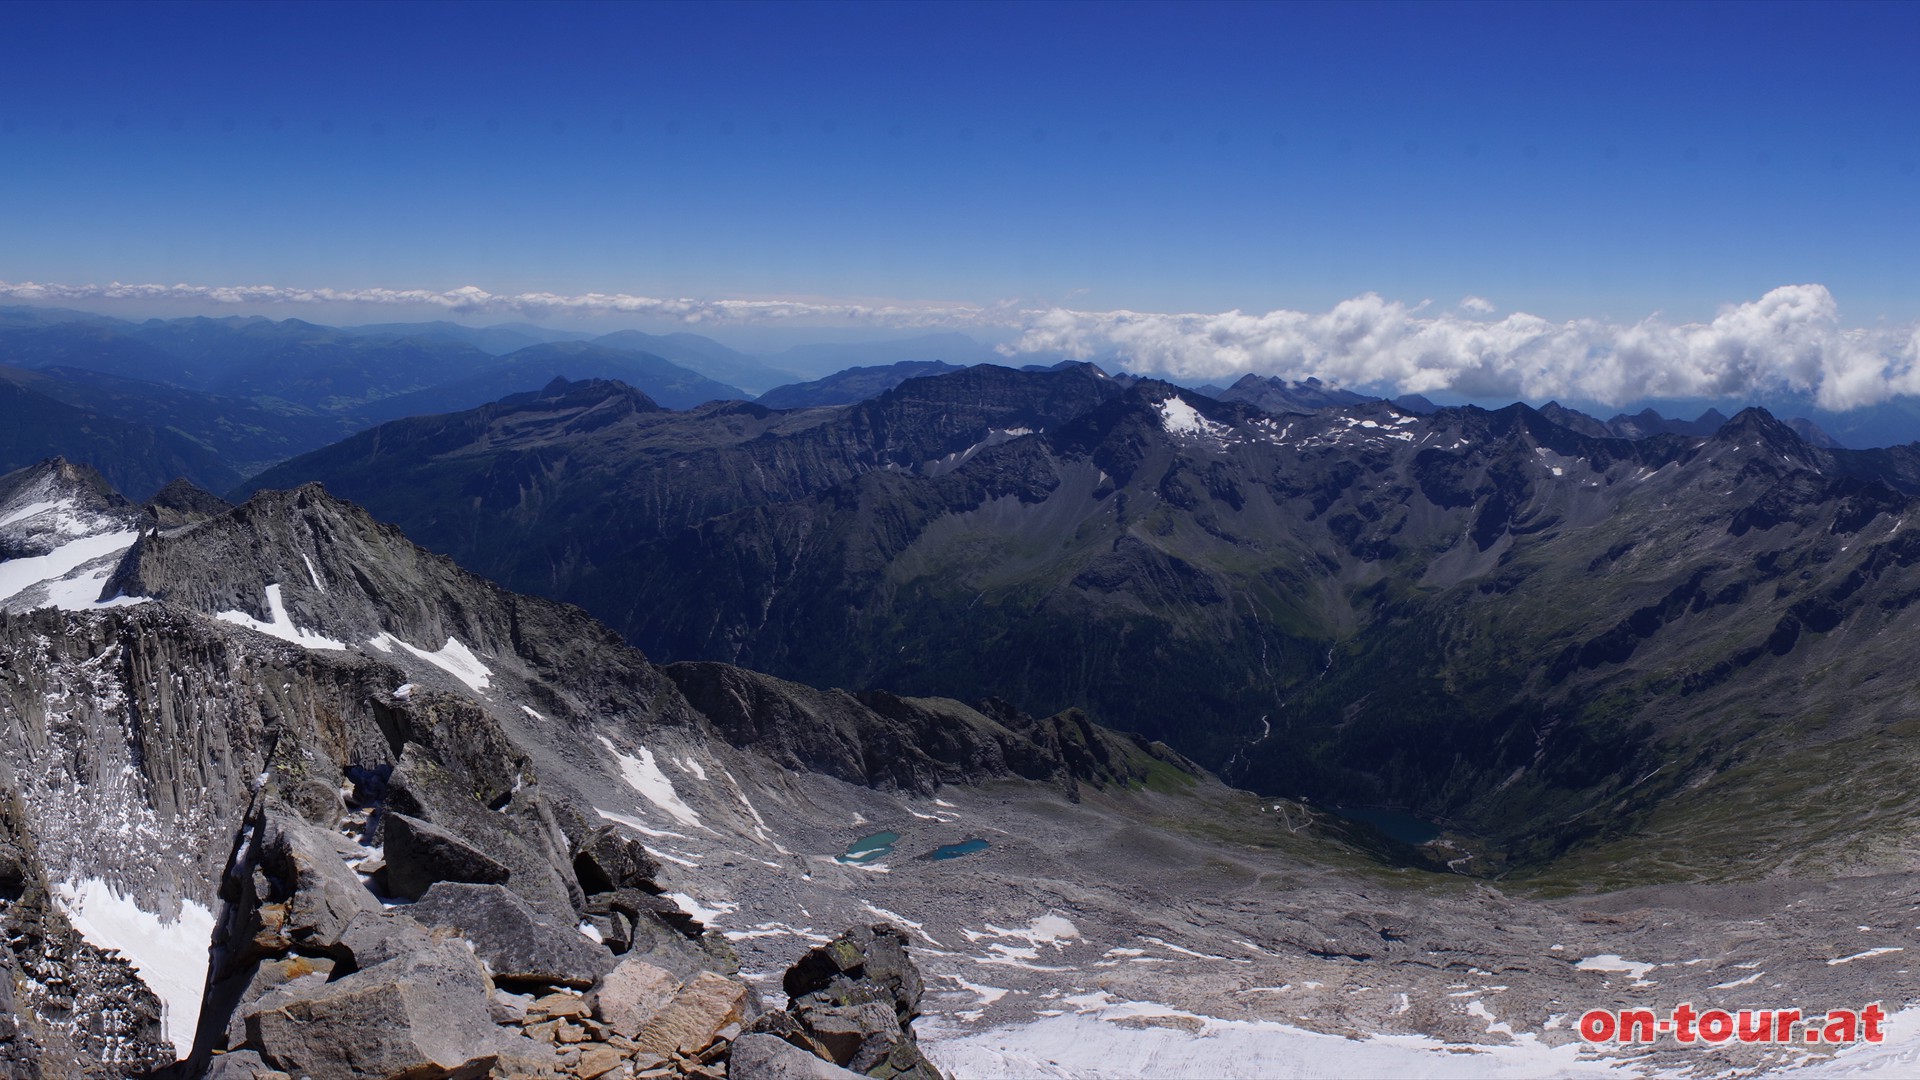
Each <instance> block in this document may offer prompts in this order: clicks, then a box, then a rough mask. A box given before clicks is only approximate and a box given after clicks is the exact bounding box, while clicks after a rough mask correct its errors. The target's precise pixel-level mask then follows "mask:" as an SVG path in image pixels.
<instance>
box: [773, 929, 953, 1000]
mask: <svg viewBox="0 0 1920 1080" xmlns="http://www.w3.org/2000/svg"><path fill="white" fill-rule="evenodd" d="M863 981H864V982H868V983H871V984H872V985H873V986H874V987H876V988H878V989H879V990H881V991H884V993H885V996H886V999H887V1000H889V1001H891V1002H892V1004H893V1008H894V1012H895V1013H896V1014H897V1015H898V1017H899V1019H900V1020H901V1022H903V1023H904V1022H906V1021H908V1020H911V1019H912V1018H913V1017H914V1016H916V1015H918V1014H919V1011H920V997H921V995H922V994H923V993H925V991H926V983H925V982H924V981H923V980H922V979H921V977H920V969H919V968H917V967H915V966H914V964H913V961H912V960H911V959H909V958H908V957H907V938H906V935H905V934H904V933H902V932H901V931H900V930H898V929H896V928H894V927H892V926H889V925H886V924H885V923H881V924H879V925H875V926H856V927H853V928H851V929H849V930H848V931H847V932H846V933H844V934H841V935H840V936H839V937H837V938H835V939H834V940H832V941H830V942H828V943H827V944H825V945H819V946H815V947H814V948H812V949H810V950H808V952H807V954H806V955H805V956H803V957H801V958H800V959H799V961H797V962H796V963H795V964H794V965H793V966H792V967H791V968H788V969H787V974H786V977H785V979H783V980H782V984H781V985H782V988H783V989H785V990H786V992H787V996H788V997H791V998H794V999H795V1000H799V999H801V998H805V997H806V996H807V995H809V994H815V993H821V992H823V991H825V992H829V995H830V996H832V991H833V990H834V989H835V988H836V986H837V985H838V984H844V983H859V982H863Z"/></svg>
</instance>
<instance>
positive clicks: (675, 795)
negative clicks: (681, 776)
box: [600, 735, 706, 829]
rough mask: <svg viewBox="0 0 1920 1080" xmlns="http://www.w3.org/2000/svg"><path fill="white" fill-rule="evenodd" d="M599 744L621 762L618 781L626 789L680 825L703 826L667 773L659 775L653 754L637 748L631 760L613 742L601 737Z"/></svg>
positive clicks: (643, 748)
mask: <svg viewBox="0 0 1920 1080" xmlns="http://www.w3.org/2000/svg"><path fill="white" fill-rule="evenodd" d="M600 745H602V746H604V747H606V748H607V753H609V754H612V755H613V757H614V760H615V761H618V762H619V763H620V778H621V779H623V780H625V781H626V782H627V786H628V787H630V788H632V789H633V790H635V791H637V792H639V793H640V794H641V795H644V796H646V799H647V801H648V802H650V803H652V804H653V805H655V806H657V807H659V808H660V809H662V810H665V811H666V812H667V813H668V814H671V815H672V816H673V818H674V820H676V821H678V822H680V824H682V825H690V826H692V827H694V828H696V829H701V828H705V827H706V826H704V825H701V824H700V815H699V813H697V812H696V811H695V810H694V809H693V807H691V806H688V805H687V804H686V803H685V802H684V801H683V800H682V799H681V798H680V793H679V792H678V791H675V790H674V788H673V781H671V780H669V779H667V774H666V773H663V772H661V771H660V766H658V765H656V764H654V761H653V751H651V750H648V749H647V748H646V747H644V746H642V747H640V748H639V750H640V756H639V757H631V756H629V755H627V754H623V753H621V752H620V750H619V748H617V747H615V746H614V745H613V740H611V739H609V738H607V737H606V736H605V735H602V736H600Z"/></svg>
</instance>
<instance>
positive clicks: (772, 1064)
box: [727, 1034, 860, 1080]
mask: <svg viewBox="0 0 1920 1080" xmlns="http://www.w3.org/2000/svg"><path fill="white" fill-rule="evenodd" d="M859 1075H860V1074H859V1073H857V1072H851V1071H849V1070H846V1069H843V1068H841V1067H840V1066H838V1065H835V1064H834V1063H833V1062H831V1061H823V1060H821V1059H820V1058H818V1057H815V1056H814V1055H812V1054H810V1053H808V1052H806V1051H805V1050H802V1049H800V1048H799V1047H797V1046H795V1045H793V1044H792V1043H790V1042H788V1041H786V1040H785V1039H782V1038H779V1037H777V1036H774V1035H762V1034H751V1035H742V1036H740V1037H739V1038H737V1039H735V1040H733V1055H732V1057H731V1058H729V1059H728V1061H727V1078H728V1080H852V1078H853V1077H857V1076H859Z"/></svg>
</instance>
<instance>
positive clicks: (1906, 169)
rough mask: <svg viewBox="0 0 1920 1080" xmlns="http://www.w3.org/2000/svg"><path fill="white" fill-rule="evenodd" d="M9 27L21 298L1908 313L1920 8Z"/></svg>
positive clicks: (499, 12)
mask: <svg viewBox="0 0 1920 1080" xmlns="http://www.w3.org/2000/svg"><path fill="white" fill-rule="evenodd" d="M4 14H5V16H6V19H7V24H8V32H7V33H6V35H5V36H4V38H3V39H0V200H3V201H4V204H5V205H6V206H7V207H8V210H7V213H6V214H5V215H4V216H3V217H0V282H11V283H20V282H43V283H45V282H51V283H60V284H64V285H68V286H78V285H82V284H86V283H104V282H109V281H120V282H141V283H148V282H151V283H164V284H171V283H175V282H186V283H193V284H195V285H199V286H209V287H221V286H235V285H260V286H275V287H283V288H299V289H322V288H326V289H342V290H351V289H372V288H379V289H396V290H406V289H425V290H436V291H438V290H449V289H453V288H457V287H460V286H467V285H473V286H478V287H479V288H481V289H485V290H487V291H489V292H491V293H495V294H518V293H528V292H550V293H557V294H565V295H574V294H581V293H625V294H634V295H640V296H648V297H663V296H664V297H697V298H705V299H725V298H742V299H766V298H775V299H818V300H825V301H830V302H833V303H839V302H842V301H860V302H863V303H867V304H880V305H887V304H899V303H906V304H932V305H936V306H937V305H961V306H988V305H994V304H1012V305H1014V306H1016V307H1019V308H1021V309H1032V310H1038V309H1047V308H1053V307H1063V308H1071V309H1076V310H1087V311H1097V312H1110V311H1114V310H1117V309H1131V310H1137V311H1146V312H1163V313H1164V312H1176V313H1177V312H1200V313H1218V312H1225V311H1228V310H1234V309H1237V310H1242V311H1246V312H1267V311H1273V310H1291V311H1300V312H1318V313H1325V312H1328V311H1330V310H1331V309H1333V308H1334V306H1335V305H1337V304H1339V303H1340V302H1342V301H1345V300H1348V299H1350V298H1354V297H1358V296H1362V295H1364V294H1368V293H1376V294H1379V295H1380V296H1381V297H1383V298H1385V299H1386V300H1387V301H1389V302H1392V303H1398V304H1404V305H1409V306H1413V307H1414V308H1416V309H1417V306H1418V305H1419V304H1421V302H1423V301H1432V302H1433V304H1435V305H1446V306H1452V305H1456V304H1458V302H1459V301H1460V300H1461V298H1463V297H1466V296H1476V297H1484V298H1486V299H1487V300H1488V301H1490V306H1491V307H1492V308H1493V309H1494V310H1496V311H1498V312H1501V313H1507V312H1514V311H1523V312H1527V313H1530V314H1533V315H1538V316H1541V317H1543V318H1545V319H1548V320H1554V321H1556V322H1565V321H1567V320H1576V319H1596V320H1604V321H1607V322H1609V323H1610V324H1625V323H1631V322H1634V321H1636V320H1641V319H1645V318H1647V317H1649V316H1653V315H1658V316H1659V317H1660V318H1663V319H1667V320H1670V321H1674V322H1676V323H1686V322H1690V321H1699V320H1709V319H1712V318H1714V317H1715V315H1716V313H1717V312H1722V311H1723V310H1724V309H1725V308H1726V307H1727V306H1728V305H1737V304H1743V303H1750V302H1753V301H1755V300H1756V299H1757V298H1760V297H1762V296H1764V295H1765V294H1766V293H1767V292H1768V291H1769V290H1772V289H1775V288H1777V287H1780V286H1788V285H1801V284H1818V285H1820V286H1823V287H1824V288H1825V289H1826V290H1828V291H1829V295H1830V297H1831V298H1832V301H1833V303H1834V304H1835V305H1837V310H1838V312H1839V315H1838V318H1839V319H1840V320H1841V321H1842V322H1843V323H1844V324H1845V325H1846V326H1848V327H1855V328H1859V327H1876V326H1886V325H1891V324H1898V325H1902V326H1904V325H1907V324H1911V323H1912V322H1913V321H1914V320H1916V319H1920V290H1916V288H1915V287H1914V285H1915V281H1916V279H1917V275H1916V274H1915V253H1916V252H1920V197H1917V196H1920V174H1917V173H1916V162H1920V108H1916V104H1920V65H1916V64H1914V63H1913V61H1912V55H1911V54H1912V45H1913V42H1914V41H1916V40H1920V6H1914V5H1899V4H1885V3H1877V4H1864V5H1848V4H1836V3H1827V4H1819V5H1794V4H1751V5H1718V4H1692V5H1683V4H1663V5H1654V4H1608V5H1591V6H1583V5H1565V4H1535V5H1527V4H1495V5H1476V4H1444V5H1418V4H1407V5H1388V4H1369V5H1336V4H1312V5H1285V6H1259V5H1251V4H1232V5H1196V4H1182V5H1169V6H1160V5H1151V4H1128V5H1095V4H1069V5H1049V4H1037V3H1023V4H1009V5H994V4H967V5H910V4H891V5H883V4H858V5H831V4H828V5H780V6H774V5H727V4H702V5H697V6H655V5H594V6H565V5H556V4H541V5H526V6H521V5H511V4H499V5H483V4H467V5H457V6H439V5H432V4H389V5H377V6H375V5H369V6H354V5H343V4H325V5H302V4H292V5H218V6H203V5H184V6H183V5H161V4H136V5H125V6H117V5H69V4H63V5H8V6H5V7H4ZM307 317H312V318H317V319H319V320H320V321H327V318H326V317H325V316H324V314H323V313H319V312H315V313H312V314H309V315H308V316H307ZM483 321H484V320H483ZM719 336H724V335H719Z"/></svg>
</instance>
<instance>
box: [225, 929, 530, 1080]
mask: <svg viewBox="0 0 1920 1080" xmlns="http://www.w3.org/2000/svg"><path fill="white" fill-rule="evenodd" d="M491 994H492V987H491V986H490V985H489V983H488V982H487V976H486V973H485V972H484V971H482V970H481V969H480V965H479V962H478V961H476V960H475V959H474V957H473V954H472V953H470V952H469V951H468V950H467V948H466V947H465V946H464V945H462V944H460V943H458V942H452V941H438V942H433V943H432V944H430V945H428V946H427V947H425V948H423V949H420V950H417V951H414V952H410V953H407V954H406V955H404V956H400V957H396V958H395V959H392V960H389V961H387V962H385V963H382V964H376V965H375V966H373V967H370V968H366V969H364V970H361V971H357V972H354V973H353V974H351V975H348V976H346V977H345V978H342V979H338V980H336V981H334V982H331V983H326V984H323V985H321V986H316V987H303V988H302V990H301V992H299V993H297V994H287V993H286V991H285V990H284V989H283V990H281V991H276V992H275V995H274V996H277V997H283V998H289V999H290V1000H281V1001H278V1002H275V1003H273V1004H272V1005H271V1007H268V1008H264V1009H260V1010H257V1011H253V1012H250V1013H249V1014H248V1015H247V1018H246V1023H247V1034H248V1037H249V1041H250V1042H251V1043H252V1044H253V1045H254V1046H257V1047H259V1049H260V1051H261V1055H262V1057H263V1058H264V1059H265V1060H266V1061H267V1063H268V1064H271V1065H273V1066H275V1067H277V1068H279V1069H281V1070H282V1071H285V1072H288V1073H292V1074H294V1075H297V1076H302V1077H306V1078H308V1080H348V1078H359V1077H366V1076H387V1077H401V1076H404V1077H408V1078H410V1080H411V1078H419V1080H428V1078H440V1077H449V1076H466V1075H483V1074H484V1072H485V1070H487V1069H491V1068H495V1067H496V1066H501V1065H503V1064H504V1059H508V1058H510V1059H512V1060H513V1061H514V1062H516V1065H515V1068H522V1069H530V1070H536V1069H539V1068H545V1067H551V1066H552V1065H553V1064H554V1062H553V1060H552V1059H551V1057H550V1055H551V1053H552V1051H551V1048H546V1056H544V1057H543V1055H542V1053H541V1048H539V1047H538V1046H537V1045H535V1044H533V1043H532V1042H531V1040H528V1039H526V1038H524V1037H522V1036H509V1035H507V1034H506V1033H504V1032H503V1031H501V1029H499V1028H497V1027H495V1026H494V1024H493V1019H492V1016H491V1012H490V1008H489V1000H490V997H491Z"/></svg>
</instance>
